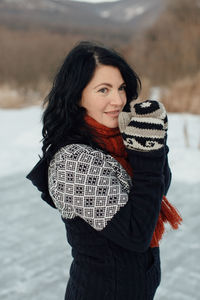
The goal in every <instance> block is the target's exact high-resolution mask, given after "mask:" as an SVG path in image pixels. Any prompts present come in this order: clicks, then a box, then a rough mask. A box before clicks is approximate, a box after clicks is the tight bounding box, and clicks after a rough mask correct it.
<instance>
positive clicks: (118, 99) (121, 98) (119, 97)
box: [111, 91, 126, 106]
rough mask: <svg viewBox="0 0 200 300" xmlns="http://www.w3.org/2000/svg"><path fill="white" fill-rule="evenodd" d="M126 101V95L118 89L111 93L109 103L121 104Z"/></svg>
mask: <svg viewBox="0 0 200 300" xmlns="http://www.w3.org/2000/svg"><path fill="white" fill-rule="evenodd" d="M125 101H126V96H125V95H124V94H122V93H120V92H119V91H117V92H115V93H113V96H112V100H111V104H112V105H118V106H121V105H123V104H124V102H125Z"/></svg>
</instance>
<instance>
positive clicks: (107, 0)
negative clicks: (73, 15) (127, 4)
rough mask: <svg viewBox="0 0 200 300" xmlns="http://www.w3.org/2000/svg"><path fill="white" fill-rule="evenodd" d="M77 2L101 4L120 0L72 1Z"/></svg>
mask: <svg viewBox="0 0 200 300" xmlns="http://www.w3.org/2000/svg"><path fill="white" fill-rule="evenodd" d="M73 1H78V2H88V3H101V2H117V1H120V0H73Z"/></svg>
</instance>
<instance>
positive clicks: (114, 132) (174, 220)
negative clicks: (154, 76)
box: [85, 115, 182, 247]
mask: <svg viewBox="0 0 200 300" xmlns="http://www.w3.org/2000/svg"><path fill="white" fill-rule="evenodd" d="M85 121H86V123H87V124H88V125H89V126H90V127H92V128H93V129H94V130H95V132H96V133H97V136H98V140H97V142H98V144H100V145H101V146H102V148H105V149H106V150H107V151H108V153H109V154H110V155H112V156H113V157H114V158H115V159H116V160H117V161H118V162H119V163H120V164H121V165H122V166H123V167H124V169H125V170H126V171H127V173H128V174H129V175H130V176H131V177H132V176H133V172H134V170H132V167H131V166H130V164H129V162H128V154H127V151H126V148H125V146H124V143H123V139H122V136H121V133H120V131H119V128H118V127H117V128H108V127H106V126H105V125H102V124H100V123H98V122H97V121H96V120H94V119H93V118H91V117H90V116H88V115H86V116H85ZM167 222H168V223H169V224H170V225H171V226H172V228H173V229H178V227H179V225H180V224H181V222H182V218H181V216H180V215H179V212H178V210H177V209H176V208H175V207H174V206H173V205H172V204H170V203H169V201H168V200H167V198H166V197H165V196H164V195H163V199H162V203H161V210H160V214H159V217H158V221H157V224H156V228H155V230H154V233H153V237H152V240H151V244H150V247H158V246H159V241H160V240H161V238H162V236H163V234H164V231H165V226H164V223H167Z"/></svg>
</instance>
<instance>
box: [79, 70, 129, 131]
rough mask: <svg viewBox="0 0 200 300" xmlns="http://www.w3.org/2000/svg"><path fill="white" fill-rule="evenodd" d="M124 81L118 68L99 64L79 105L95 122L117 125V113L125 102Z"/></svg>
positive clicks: (110, 126) (108, 125) (111, 125)
mask: <svg viewBox="0 0 200 300" xmlns="http://www.w3.org/2000/svg"><path fill="white" fill-rule="evenodd" d="M125 87H126V86H125V82H124V80H123V78H122V76H121V73H120V71H119V69H118V68H116V67H113V66H106V65H99V66H97V67H96V70H95V73H94V76H93V78H92V79H91V81H90V82H89V83H88V85H87V86H86V87H85V88H84V90H83V92H82V97H81V102H80V105H81V106H82V107H84V108H86V110H87V114H88V115H89V116H90V117H92V118H93V119H95V120H96V121H97V122H99V123H101V124H103V125H105V126H107V127H109V128H115V127H118V115H119V113H120V112H121V111H122V109H123V107H124V106H125V104H126V92H125Z"/></svg>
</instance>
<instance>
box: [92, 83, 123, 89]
mask: <svg viewBox="0 0 200 300" xmlns="http://www.w3.org/2000/svg"><path fill="white" fill-rule="evenodd" d="M123 84H126V83H125V82H122V83H121V84H120V86H121V85H123ZM100 85H107V86H109V87H112V84H110V83H107V82H103V83H100V84H98V85H97V86H95V89H96V88H97V87H98V86H100Z"/></svg>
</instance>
